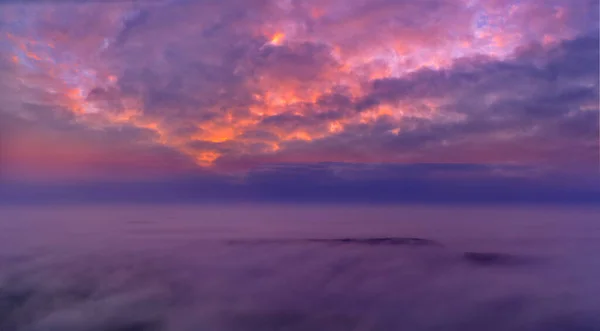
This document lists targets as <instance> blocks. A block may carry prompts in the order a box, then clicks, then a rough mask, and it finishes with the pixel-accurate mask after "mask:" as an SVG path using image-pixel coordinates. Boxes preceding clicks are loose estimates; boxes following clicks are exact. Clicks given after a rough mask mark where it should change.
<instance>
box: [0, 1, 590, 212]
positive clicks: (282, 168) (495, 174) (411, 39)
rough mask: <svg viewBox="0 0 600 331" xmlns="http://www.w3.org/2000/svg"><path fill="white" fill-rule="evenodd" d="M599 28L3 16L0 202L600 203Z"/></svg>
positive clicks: (87, 6) (541, 11) (418, 8)
mask: <svg viewBox="0 0 600 331" xmlns="http://www.w3.org/2000/svg"><path fill="white" fill-rule="evenodd" d="M598 13H599V6H598V1H597V0H545V1H540V0H303V1H295V0H147V1H143V0H139V1H114V0H113V1H100V0H98V1H84V0H71V1H60V0H54V1H50V0H46V1H42V0H37V1H36V0H28V1H17V0H0V130H1V131H0V181H2V182H3V183H4V185H3V187H4V189H2V190H0V191H2V192H3V193H2V194H0V196H7V195H13V196H17V198H18V199H21V198H22V199H27V197H28V196H29V195H28V194H32V193H31V192H32V191H36V192H37V193H36V194H41V195H48V196H52V195H56V192H59V191H60V192H71V193H68V194H67V193H64V194H65V196H69V197H70V196H76V195H77V196H85V197H87V198H94V197H96V198H101V197H110V196H114V194H113V193H114V192H121V193H120V194H122V195H123V196H144V195H145V194H147V195H149V196H152V198H148V199H150V200H152V199H153V198H157V199H163V198H164V199H166V198H168V199H172V200H177V199H178V198H177V197H181V198H182V199H189V198H202V199H207V198H214V199H221V198H222V199H225V198H227V197H235V198H236V199H242V200H243V199H247V198H249V197H259V198H260V199H266V200H269V199H275V200H276V199H278V198H287V199H289V200H290V201H300V200H302V201H304V200H311V199H314V200H328V199H333V200H335V199H338V198H340V199H350V200H352V199H359V200H361V199H363V200H364V199H372V200H382V201H383V200H385V201H388V200H389V201H392V200H395V199H399V200H427V199H433V200H436V201H437V200H452V201H453V200H455V199H459V200H460V199H461V198H463V197H464V198H465V199H467V200H468V199H474V198H479V197H483V196H485V199H490V200H493V199H507V198H510V199H514V200H519V199H520V198H519V197H522V198H523V199H525V200H527V199H531V198H536V197H538V198H539V197H540V196H543V199H545V198H548V199H549V200H579V199H583V200H586V199H587V200H590V199H592V198H590V197H592V196H593V197H600V195H599V193H600V191H599V189H600V180H599V173H598V172H599V141H598V140H599V139H598V138H599V137H598V135H599V133H598V131H599V72H598V71H599V30H598V24H599V18H598ZM0 185H2V184H0ZM32 187H35V188H36V189H33V188H32ZM42 191H43V192H45V193H39V192H42ZM27 192H29V193H27ZM73 192H77V193H73ZM124 192H125V193H124ZM165 192H168V193H165ZM173 192H179V193H173ZM15 193H16V194H15ZM59 195H60V194H59ZM19 196H20V197H21V198H19ZM544 197H545V198H544ZM82 199H83V198H82Z"/></svg>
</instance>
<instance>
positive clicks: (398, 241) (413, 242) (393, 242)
mask: <svg viewBox="0 0 600 331" xmlns="http://www.w3.org/2000/svg"><path fill="white" fill-rule="evenodd" d="M307 241H310V242H323V243H333V244H359V245H370V246H379V245H388V246H431V245H435V246H439V245H440V244H439V243H438V242H436V241H433V240H429V239H423V238H405V237H382V238H340V239H309V240H307Z"/></svg>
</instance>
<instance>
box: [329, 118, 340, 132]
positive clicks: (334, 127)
mask: <svg viewBox="0 0 600 331" xmlns="http://www.w3.org/2000/svg"><path fill="white" fill-rule="evenodd" d="M340 131H342V124H341V123H340V122H338V121H335V122H331V123H329V132H331V133H337V132H340Z"/></svg>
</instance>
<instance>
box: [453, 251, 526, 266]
mask: <svg viewBox="0 0 600 331" xmlns="http://www.w3.org/2000/svg"><path fill="white" fill-rule="evenodd" d="M463 259H464V260H465V261H467V262H468V263H470V264H473V265H480V266H505V265H516V264H521V263H523V262H525V261H524V259H523V258H520V257H517V256H515V255H511V254H505V253H493V252H465V253H463Z"/></svg>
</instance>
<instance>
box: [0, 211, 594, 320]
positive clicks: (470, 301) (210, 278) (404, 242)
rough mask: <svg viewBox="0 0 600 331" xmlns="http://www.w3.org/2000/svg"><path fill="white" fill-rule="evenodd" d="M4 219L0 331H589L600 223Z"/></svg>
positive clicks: (6, 214)
mask: <svg viewBox="0 0 600 331" xmlns="http://www.w3.org/2000/svg"><path fill="white" fill-rule="evenodd" d="M0 208H1V209H0V330H1V331H21V330H27V331H29V330H31V331H162V330H168V331H196V330H197V331H212V330H215V331H221V330H222V331H230V330H231V331H246V330H247V331H274V330H281V331H287V330H290V331H297V330H302V331H304V330H306V331H338V330H343V331H352V330H356V331H358V330H373V331H403V330H406V331H419V330H440V331H446V330H450V331H454V330H456V331H471V330H472V331H496V330H498V331H510V330H523V331H525V330H527V331H530V330H532V331H537V330H539V331H558V330H565V331H583V330H586V331H587V330H590V331H591V330H600V209H592V208H584V207H580V208H577V207H569V208H566V207H564V208H562V207H561V208H559V207H467V206H463V207H432V206H399V207H390V206H308V205H305V206H268V205H221V206H93V207H92V206H78V207H67V206H55V207H0Z"/></svg>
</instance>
